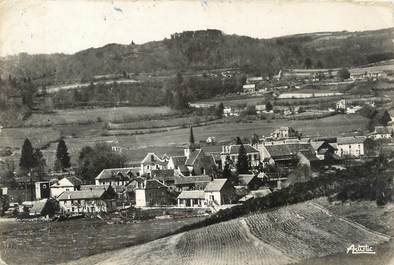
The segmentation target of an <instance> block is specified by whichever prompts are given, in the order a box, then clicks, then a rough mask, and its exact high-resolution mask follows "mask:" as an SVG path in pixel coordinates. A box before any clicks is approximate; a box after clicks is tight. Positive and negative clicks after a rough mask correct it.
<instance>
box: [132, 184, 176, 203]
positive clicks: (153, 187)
mask: <svg viewBox="0 0 394 265" xmlns="http://www.w3.org/2000/svg"><path fill="white" fill-rule="evenodd" d="M170 204H172V195H171V194H170V192H169V187H168V186H166V185H164V184H163V183H161V182H160V181H158V180H157V179H148V180H144V182H143V183H142V185H138V187H136V189H135V206H136V207H147V206H162V205H170Z"/></svg>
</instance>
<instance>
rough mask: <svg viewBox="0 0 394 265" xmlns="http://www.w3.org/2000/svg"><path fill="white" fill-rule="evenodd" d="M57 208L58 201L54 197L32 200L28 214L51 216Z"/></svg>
mask: <svg viewBox="0 0 394 265" xmlns="http://www.w3.org/2000/svg"><path fill="white" fill-rule="evenodd" d="M57 209H58V203H57V201H56V200H54V199H42V200H38V201H34V203H33V207H31V208H30V210H29V215H30V216H35V217H40V216H48V217H52V216H54V215H55V213H56V211H57Z"/></svg>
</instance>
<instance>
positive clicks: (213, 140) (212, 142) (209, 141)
mask: <svg viewBox="0 0 394 265" xmlns="http://www.w3.org/2000/svg"><path fill="white" fill-rule="evenodd" d="M205 142H206V143H207V144H215V143H216V137H214V136H209V137H208V138H207V140H205Z"/></svg>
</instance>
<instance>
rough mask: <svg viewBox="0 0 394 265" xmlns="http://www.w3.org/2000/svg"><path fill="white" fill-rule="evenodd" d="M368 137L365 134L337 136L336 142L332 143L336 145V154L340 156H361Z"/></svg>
mask: <svg viewBox="0 0 394 265" xmlns="http://www.w3.org/2000/svg"><path fill="white" fill-rule="evenodd" d="M366 139H367V137H365V136H346V137H337V139H336V143H333V144H332V145H333V146H334V147H336V154H337V155H338V156H339V157H345V156H350V157H356V158H358V157H360V156H363V155H364V154H365V153H364V142H365V140H366Z"/></svg>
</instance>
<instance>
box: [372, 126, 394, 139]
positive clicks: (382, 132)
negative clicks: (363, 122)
mask: <svg viewBox="0 0 394 265" xmlns="http://www.w3.org/2000/svg"><path fill="white" fill-rule="evenodd" d="M391 133H392V129H391V130H390V129H389V128H388V127H386V126H375V130H374V131H373V132H371V133H370V134H369V135H368V138H371V139H373V140H378V139H391Z"/></svg>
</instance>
